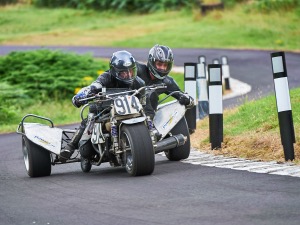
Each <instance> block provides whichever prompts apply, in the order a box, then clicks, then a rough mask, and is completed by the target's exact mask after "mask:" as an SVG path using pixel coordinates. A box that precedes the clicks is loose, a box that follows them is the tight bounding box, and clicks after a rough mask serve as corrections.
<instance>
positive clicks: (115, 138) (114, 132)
mask: <svg viewBox="0 0 300 225" xmlns="http://www.w3.org/2000/svg"><path fill="white" fill-rule="evenodd" d="M110 134H111V137H112V142H113V148H114V151H115V152H117V151H118V149H119V144H118V127H117V125H116V124H115V123H112V124H111V130H110Z"/></svg>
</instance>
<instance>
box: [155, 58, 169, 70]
mask: <svg viewBox="0 0 300 225" xmlns="http://www.w3.org/2000/svg"><path fill="white" fill-rule="evenodd" d="M172 64H173V63H172V62H162V61H159V60H155V61H154V67H155V68H156V70H157V71H158V72H161V73H169V72H170V70H171V69H172Z"/></svg>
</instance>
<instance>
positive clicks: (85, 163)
mask: <svg viewBox="0 0 300 225" xmlns="http://www.w3.org/2000/svg"><path fill="white" fill-rule="evenodd" d="M80 166H81V170H82V172H84V173H88V172H90V171H91V169H92V164H91V162H90V160H88V159H85V158H83V157H81V160H80Z"/></svg>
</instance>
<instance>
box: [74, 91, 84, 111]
mask: <svg viewBox="0 0 300 225" xmlns="http://www.w3.org/2000/svg"><path fill="white" fill-rule="evenodd" d="M86 97H87V96H86V94H85V93H84V92H81V93H78V94H77V95H75V96H74V97H73V98H72V103H73V105H74V106H75V107H77V108H79V107H80V106H82V105H84V104H86V103H87V101H83V102H80V101H79V100H80V99H84V98H86Z"/></svg>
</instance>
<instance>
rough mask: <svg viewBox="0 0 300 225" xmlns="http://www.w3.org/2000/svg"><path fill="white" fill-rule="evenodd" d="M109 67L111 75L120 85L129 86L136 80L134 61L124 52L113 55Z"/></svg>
mask: <svg viewBox="0 0 300 225" xmlns="http://www.w3.org/2000/svg"><path fill="white" fill-rule="evenodd" d="M109 66H110V72H111V75H112V76H113V77H114V78H115V79H116V80H117V81H119V82H120V83H122V84H125V85H131V84H132V83H133V81H134V80H135V78H136V73H137V72H136V62H135V59H134V58H133V56H132V55H131V53H129V52H127V51H125V50H122V51H117V52H115V53H113V55H112V57H111V59H110V62H109Z"/></svg>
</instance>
